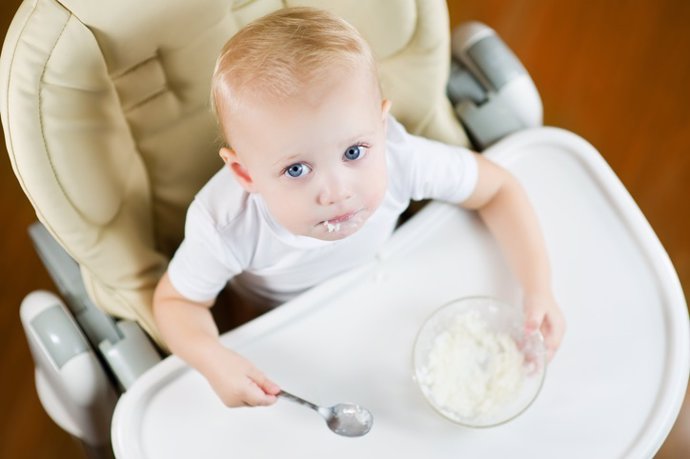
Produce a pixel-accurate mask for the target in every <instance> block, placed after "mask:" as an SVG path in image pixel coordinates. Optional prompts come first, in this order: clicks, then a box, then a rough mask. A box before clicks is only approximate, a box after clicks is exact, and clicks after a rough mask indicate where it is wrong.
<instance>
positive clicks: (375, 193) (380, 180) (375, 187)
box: [364, 155, 388, 205]
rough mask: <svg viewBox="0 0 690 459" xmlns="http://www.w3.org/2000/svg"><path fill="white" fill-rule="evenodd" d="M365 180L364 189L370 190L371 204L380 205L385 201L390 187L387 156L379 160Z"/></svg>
mask: <svg viewBox="0 0 690 459" xmlns="http://www.w3.org/2000/svg"><path fill="white" fill-rule="evenodd" d="M365 180H366V183H365V188H364V189H368V190H370V191H369V193H368V194H369V198H368V200H369V201H370V203H372V204H376V205H378V204H379V203H380V202H381V201H382V200H383V197H384V195H385V194H386V189H387V187H388V169H387V167H386V158H385V156H383V155H381V157H380V158H377V160H376V162H375V163H374V164H373V165H372V167H371V168H370V169H369V173H368V174H367V176H366V178H365Z"/></svg>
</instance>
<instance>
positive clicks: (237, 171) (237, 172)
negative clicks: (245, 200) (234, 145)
mask: <svg viewBox="0 0 690 459" xmlns="http://www.w3.org/2000/svg"><path fill="white" fill-rule="evenodd" d="M218 154H219V155H220V157H221V158H222V159H223V162H224V163H225V165H226V166H228V168H229V169H230V170H231V171H232V174H233V175H234V176H235V179H236V180H237V181H238V182H239V184H240V185H241V186H242V188H244V189H245V190H247V192H249V193H253V192H254V189H255V186H254V181H253V180H252V176H251V175H249V171H248V170H247V168H246V167H245V166H244V165H243V164H242V162H241V161H240V158H239V157H238V156H237V153H236V152H235V151H234V150H231V149H230V148H228V147H222V148H221V149H220V151H219V152H218Z"/></svg>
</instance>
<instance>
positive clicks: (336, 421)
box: [278, 390, 374, 437]
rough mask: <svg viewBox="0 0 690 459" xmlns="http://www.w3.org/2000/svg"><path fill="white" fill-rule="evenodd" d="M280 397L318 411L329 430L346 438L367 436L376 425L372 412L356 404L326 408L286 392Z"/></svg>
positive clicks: (280, 394)
mask: <svg viewBox="0 0 690 459" xmlns="http://www.w3.org/2000/svg"><path fill="white" fill-rule="evenodd" d="M278 396H279V397H283V398H286V399H288V400H290V401H292V402H295V403H298V404H300V405H304V406H306V407H308V408H311V409H312V410H314V411H316V412H317V413H319V414H320V415H321V417H322V418H324V420H325V421H326V425H328V428H329V429H331V430H332V431H333V432H335V433H336V434H338V435H342V436H344V437H361V436H362V435H366V434H367V433H368V432H369V431H370V430H371V426H372V425H373V424H374V416H372V414H371V412H370V411H369V410H367V409H366V408H364V407H361V406H359V405H357V404H354V403H338V404H337V405H333V406H331V407H324V406H319V405H316V404H314V403H311V402H308V401H306V400H304V399H303V398H300V397H297V396H296V395H292V394H291V393H289V392H285V391H284V390H283V391H280V392H279V393H278Z"/></svg>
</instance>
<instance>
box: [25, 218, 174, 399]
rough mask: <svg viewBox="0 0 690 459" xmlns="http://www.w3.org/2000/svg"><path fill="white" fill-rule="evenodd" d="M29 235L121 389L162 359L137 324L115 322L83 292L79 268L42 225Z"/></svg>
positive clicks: (70, 307)
mask: <svg viewBox="0 0 690 459" xmlns="http://www.w3.org/2000/svg"><path fill="white" fill-rule="evenodd" d="M29 235H30V236H31V239H32V241H33V243H34V246H35V247H36V251H37V253H38V256H39V257H40V258H41V260H42V261H43V264H44V265H45V267H46V269H47V270H48V273H49V274H50V276H51V277H52V278H53V281H54V282H55V285H57V287H58V290H59V291H60V294H61V295H62V297H63V298H64V299H65V303H66V306H67V307H68V308H69V310H70V311H71V313H72V314H73V316H74V319H75V320H76V322H77V323H78V324H79V327H80V328H81V329H82V331H83V333H84V334H85V335H86V337H87V338H88V340H89V342H90V343H91V346H92V347H93V349H95V350H98V351H99V352H100V353H101V355H102V356H103V357H104V358H105V360H106V362H107V363H108V365H109V366H110V369H111V370H112V373H113V374H114V375H115V377H116V378H117V380H118V382H119V384H120V386H121V388H123V389H127V388H128V387H130V386H131V384H132V383H133V382H134V381H135V380H136V379H137V378H138V377H139V376H140V375H141V374H142V373H143V372H144V371H146V370H147V369H148V368H150V367H152V366H153V365H155V364H156V363H157V362H159V361H160V360H161V357H160V355H159V354H158V351H157V350H156V348H155V347H154V345H153V343H152V342H151V341H150V340H149V339H148V337H147V336H146V334H145V333H144V332H143V330H142V329H141V328H140V327H139V325H138V324H136V323H134V322H130V321H121V322H117V321H116V320H115V319H113V318H112V317H111V316H109V315H107V314H106V313H104V312H103V311H101V310H100V309H99V308H98V307H96V305H95V304H93V302H92V301H91V299H90V298H89V296H88V294H87V293H86V288H85V287H84V283H83V281H82V277H81V272H80V271H79V265H77V263H76V262H75V261H74V260H73V259H72V257H70V256H69V254H68V253H67V252H65V250H64V249H63V248H62V247H61V246H60V245H59V244H58V243H57V242H56V241H55V239H53V237H52V236H51V235H50V233H49V232H48V231H47V230H46V228H45V227H44V226H43V225H42V224H41V223H39V222H36V223H34V224H32V225H31V226H30V227H29Z"/></svg>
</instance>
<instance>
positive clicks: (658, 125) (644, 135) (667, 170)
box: [0, 0, 690, 459]
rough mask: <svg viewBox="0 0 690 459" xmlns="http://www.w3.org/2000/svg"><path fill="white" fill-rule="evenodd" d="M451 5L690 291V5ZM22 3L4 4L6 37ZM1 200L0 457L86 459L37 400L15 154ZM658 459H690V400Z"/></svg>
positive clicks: (31, 283) (43, 280)
mask: <svg viewBox="0 0 690 459" xmlns="http://www.w3.org/2000/svg"><path fill="white" fill-rule="evenodd" d="M450 2H451V3H450V5H449V6H450V9H451V18H452V20H451V22H452V24H458V23H459V22H460V21H465V20H470V19H474V20H480V21H482V22H485V23H487V24H489V25H490V26H492V27H493V28H494V29H496V30H497V31H498V32H499V34H500V35H501V37H502V38H503V40H504V41H505V42H506V43H508V44H509V46H510V47H511V48H512V49H513V50H514V51H515V52H516V54H517V55H518V56H519V57H520V59H521V60H522V62H523V63H524V64H525V66H526V67H527V69H528V71H529V72H530V74H531V75H532V78H533V79H534V81H535V83H536V85H537V87H538V88H539V90H540V92H541V96H542V99H543V102H544V110H545V123H546V124H548V125H554V126H559V127H563V128H566V129H569V130H571V131H574V132H576V133H578V134H580V135H581V136H583V137H585V138H586V139H588V140H589V141H590V142H591V143H592V144H593V145H594V146H595V147H596V148H597V149H598V150H599V151H600V152H601V153H602V154H603V156H604V157H605V158H606V160H607V161H608V163H609V164H610V165H611V167H612V168H613V169H614V170H615V171H616V173H617V174H618V175H619V177H620V178H621V180H622V181H623V183H624V184H625V186H626V187H627V188H628V190H629V191H630V193H631V194H632V195H633V197H634V198H635V200H636V201H637V203H638V205H639V206H640V207H641V209H642V211H643V212H644V213H645V215H646V216H647V218H648V220H649V221H650V223H651V224H652V226H653V227H654V229H655V231H656V232H657V234H658V236H659V238H660V239H661V242H662V243H663V244H664V246H665V248H666V250H667V251H668V253H669V254H670V256H671V259H672V261H673V263H674V265H675V267H676V270H677V271H678V274H679V276H680V278H681V282H682V284H683V286H684V289H685V290H686V291H688V289H689V288H690V204H689V203H688V200H689V199H690V89H688V85H689V84H690V83H689V82H690V26H689V24H690V2H688V1H686V0H656V1H654V2H652V1H649V0H637V1H636V0H600V1H583V0H558V1H556V0H553V1H550V0H462V1H459V0H450ZM19 3H20V2H19V1H18V0H3V1H2V3H1V4H0V33H2V34H3V35H4V31H5V30H6V29H7V25H8V24H9V21H10V19H11V16H12V14H13V13H14V11H15V10H16V8H17V6H18V4H19ZM0 193H1V194H0V196H1V197H2V198H1V199H0V206H2V207H0V212H1V213H2V215H3V218H2V221H3V224H2V225H0V248H1V250H2V252H1V253H2V257H0V273H1V274H2V277H0V279H1V280H0V285H2V288H0V305H1V306H2V307H0V374H1V375H2V378H0V412H1V413H2V416H1V417H0V458H12V459H14V458H32V459H41V458H45V459H49V458H61V459H64V458H72V457H74V458H77V457H82V455H81V452H80V449H79V448H78V447H77V445H76V444H75V443H74V442H73V440H72V439H71V438H70V437H69V436H68V435H67V434H65V433H64V432H63V431H61V430H60V429H59V428H58V427H56V426H55V425H54V424H53V422H52V421H51V420H50V418H48V417H47V415H46V414H45V413H44V412H43V410H42V408H41V405H40V403H39V401H38V398H37V396H36V393H35V389H34V381H33V368H32V362H31V358H30V356H29V352H28V348H27V346H26V342H25V339H24V336H23V333H22V330H21V326H20V325H19V317H18V307H19V303H20V301H21V299H22V297H23V296H24V295H25V294H26V293H28V292H29V291H31V290H33V289H36V288H44V289H52V285H51V282H50V280H49V279H48V277H47V275H46V274H45V272H44V270H43V268H42V267H41V264H40V263H39V261H38V259H37V257H36V256H35V255H34V252H33V250H32V248H31V245H30V242H29V240H28V237H27V236H26V232H25V231H26V227H27V226H28V225H29V223H31V222H32V221H33V220H34V214H33V210H32V209H31V208H30V206H29V205H28V203H27V201H26V200H25V198H24V196H23V194H22V192H21V190H20V188H19V186H18V184H17V182H16V181H15V179H14V176H13V174H12V171H11V167H10V164H9V160H8V159H7V155H6V154H5V153H4V152H3V153H2V154H0ZM593 320H595V318H593ZM602 435H605V432H602ZM656 457H658V458H664V459H666V458H668V459H671V458H673V459H675V458H687V457H690V406H688V397H686V402H685V404H684V406H683V409H682V411H681V415H680V417H679V419H678V421H677V422H676V425H675V426H674V429H673V431H672V432H671V434H670V436H669V437H668V439H667V441H666V442H665V443H664V445H663V447H662V448H661V450H660V451H659V453H658V455H657V456H656Z"/></svg>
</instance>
